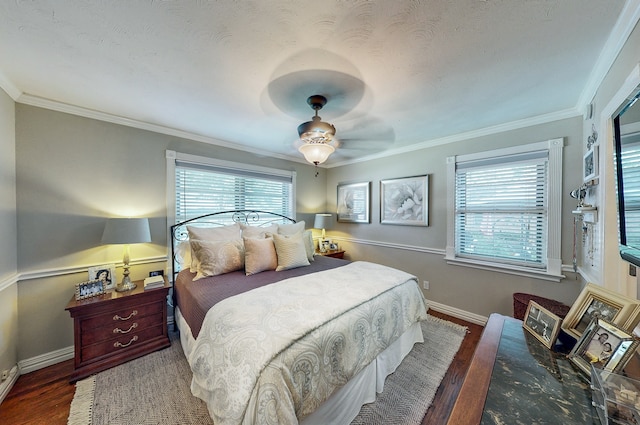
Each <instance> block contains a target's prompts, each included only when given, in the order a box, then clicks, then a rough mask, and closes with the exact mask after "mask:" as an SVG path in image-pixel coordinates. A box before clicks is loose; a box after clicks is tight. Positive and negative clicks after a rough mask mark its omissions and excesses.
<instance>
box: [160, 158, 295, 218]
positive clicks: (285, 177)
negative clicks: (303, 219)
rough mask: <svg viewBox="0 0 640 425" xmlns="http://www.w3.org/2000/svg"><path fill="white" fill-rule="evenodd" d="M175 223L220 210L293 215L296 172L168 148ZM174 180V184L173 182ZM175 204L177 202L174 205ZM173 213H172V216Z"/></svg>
mask: <svg viewBox="0 0 640 425" xmlns="http://www.w3.org/2000/svg"><path fill="white" fill-rule="evenodd" d="M167 170H168V175H167V181H168V184H169V186H173V187H170V188H168V190H167V193H173V194H174V195H175V196H174V199H173V202H170V205H169V209H170V210H169V211H167V213H168V216H169V217H170V222H171V223H179V222H182V221H184V220H188V219H190V218H194V217H198V216H201V215H204V214H209V213H212V212H217V211H229V210H238V209H248V210H262V211H269V212H273V213H277V214H282V215H284V216H287V217H293V216H294V215H295V211H294V205H295V203H294V184H295V172H293V171H283V170H277V169H271V168H265V167H256V166H250V165H246V164H238V163H233V162H228V161H220V160H215V159H211V158H205V157H198V156H193V155H186V154H180V153H177V154H176V153H175V152H172V151H167ZM171 182H173V185H171ZM171 204H173V205H171ZM169 214H170V215H169Z"/></svg>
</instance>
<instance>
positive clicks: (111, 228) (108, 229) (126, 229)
mask: <svg viewBox="0 0 640 425" xmlns="http://www.w3.org/2000/svg"><path fill="white" fill-rule="evenodd" d="M145 242H151V232H150V231H149V219H147V218H109V219H107V224H106V225H105V226H104V232H103V233H102V243H103V244H105V245H106V244H133V243H145Z"/></svg>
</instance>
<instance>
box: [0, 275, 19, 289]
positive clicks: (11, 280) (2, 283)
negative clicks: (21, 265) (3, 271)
mask: <svg viewBox="0 0 640 425" xmlns="http://www.w3.org/2000/svg"><path fill="white" fill-rule="evenodd" d="M16 283H18V274H17V273H14V274H11V275H9V276H6V277H5V278H3V279H2V280H0V292H2V291H4V290H5V289H7V288H9V287H10V286H11V285H14V284H16Z"/></svg>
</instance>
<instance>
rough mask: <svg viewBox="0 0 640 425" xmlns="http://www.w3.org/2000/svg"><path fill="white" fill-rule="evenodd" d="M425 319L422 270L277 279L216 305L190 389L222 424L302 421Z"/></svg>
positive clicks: (370, 269)
mask: <svg viewBox="0 0 640 425" xmlns="http://www.w3.org/2000/svg"><path fill="white" fill-rule="evenodd" d="M334 319H335V320H334ZM424 319H426V305H425V302H424V298H423V296H422V292H421V291H420V290H419V288H418V285H417V281H416V278H415V277H413V276H411V275H409V274H407V273H405V272H402V271H399V270H396V269H392V268H389V267H386V266H382V265H379V264H373V263H368V262H354V263H350V264H348V265H345V266H343V267H339V268H336V269H332V270H326V271H323V272H318V273H313V274H310V275H306V276H301V277H296V278H291V279H287V280H284V281H280V282H277V283H274V284H271V285H268V286H266V287H261V288H258V289H255V290H253V291H250V292H247V293H244V294H240V295H237V296H234V297H231V298H228V299H226V300H224V301H222V302H220V303H218V304H216V305H215V306H214V307H212V308H211V310H210V311H209V312H208V313H207V316H206V318H205V321H204V323H203V326H202V329H201V331H200V333H199V335H198V338H197V340H196V342H195V345H194V349H193V350H192V353H191V355H190V357H189V359H188V360H189V364H190V365H191V369H192V371H193V379H192V383H191V390H192V392H193V394H194V395H196V396H197V397H199V398H201V399H203V400H204V401H205V402H206V403H207V406H208V408H209V412H210V414H211V417H212V418H213V420H214V422H215V423H216V425H230V424H241V423H242V424H253V423H286V424H295V423H297V421H298V419H302V418H303V417H304V416H306V415H308V414H309V413H311V412H312V411H313V410H315V409H316V408H317V406H318V405H319V404H320V403H322V402H323V401H324V400H326V398H328V397H329V396H330V395H331V393H332V392H333V391H334V390H335V389H336V388H338V387H340V386H342V385H344V384H345V383H346V382H347V380H349V379H350V378H351V377H353V376H354V375H355V374H357V373H358V372H359V371H360V370H361V369H362V368H363V367H364V366H366V365H367V364H369V363H370V362H371V361H372V360H373V359H374V358H375V357H376V356H377V355H378V354H379V353H380V352H381V351H383V350H384V349H385V348H386V347H387V346H388V345H389V344H390V343H392V342H393V341H395V340H396V339H397V338H398V336H400V335H401V334H402V333H403V332H404V331H405V330H406V329H407V328H409V327H410V326H411V324H412V323H414V322H415V321H418V320H424Z"/></svg>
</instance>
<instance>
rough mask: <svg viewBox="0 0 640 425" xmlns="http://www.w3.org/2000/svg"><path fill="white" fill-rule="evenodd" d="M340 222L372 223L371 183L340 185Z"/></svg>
mask: <svg viewBox="0 0 640 425" xmlns="http://www.w3.org/2000/svg"><path fill="white" fill-rule="evenodd" d="M337 205H338V221H339V222H342V223H370V222H371V215H370V213H369V209H370V205H371V182H364V183H347V184H338V202H337Z"/></svg>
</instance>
